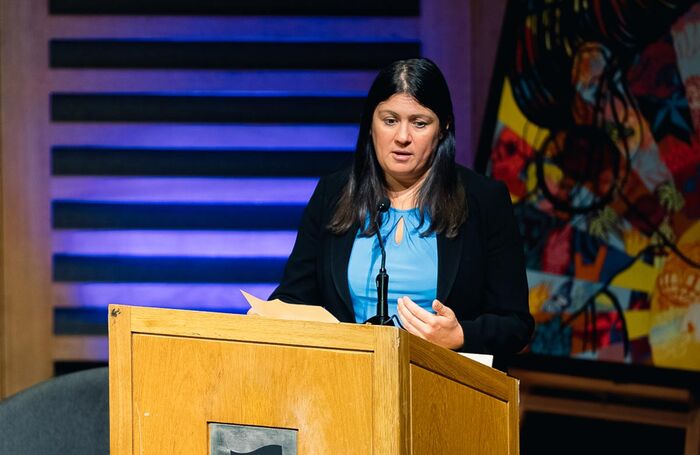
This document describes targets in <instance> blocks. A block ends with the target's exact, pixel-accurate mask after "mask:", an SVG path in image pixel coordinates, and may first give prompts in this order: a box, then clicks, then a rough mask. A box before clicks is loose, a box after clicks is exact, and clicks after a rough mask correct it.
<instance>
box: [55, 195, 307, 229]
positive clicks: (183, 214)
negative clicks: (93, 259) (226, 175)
mask: <svg viewBox="0 0 700 455" xmlns="http://www.w3.org/2000/svg"><path fill="white" fill-rule="evenodd" d="M52 207H53V228H54V229H192V230H194V229H200V230H218V229H223V230H232V229H238V230H255V229H259V230H274V231H279V230H296V229H297V228H298V226H299V220H300V219H301V214H302V211H303V210H304V207H305V205H303V204H299V205H280V204H277V205H272V204H265V205H250V204H155V203H153V204H137V203H134V204H118V203H99V202H75V201H54V202H53V203H52Z"/></svg>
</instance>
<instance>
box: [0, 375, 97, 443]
mask: <svg viewBox="0 0 700 455" xmlns="http://www.w3.org/2000/svg"><path fill="white" fill-rule="evenodd" d="M108 453H109V376H108V373H107V368H96V369H93V370H85V371H80V372H78V373H72V374H67V375H65V376H59V377H56V378H53V379H50V380H48V381H45V382H43V383H41V384H38V385H36V386H34V387H31V388H29V389H27V390H24V391H22V392H19V393H18V394H16V395H13V396H11V397H9V398H8V399H6V400H4V401H0V454H8V455H10V454H12V455H22V454H28V455H29V454H31V455H34V454H62V455H71V454H76V455H85V454H108Z"/></svg>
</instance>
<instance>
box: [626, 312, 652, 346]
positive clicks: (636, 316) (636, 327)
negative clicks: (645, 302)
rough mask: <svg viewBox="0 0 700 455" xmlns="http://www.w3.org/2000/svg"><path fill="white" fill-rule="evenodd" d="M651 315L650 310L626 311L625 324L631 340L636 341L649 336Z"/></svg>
mask: <svg viewBox="0 0 700 455" xmlns="http://www.w3.org/2000/svg"><path fill="white" fill-rule="evenodd" d="M650 322H651V313H650V312H649V310H628V311H625V323H626V324H627V334H628V335H629V338H630V340H636V339H637V338H642V337H645V336H648V335H649V324H650Z"/></svg>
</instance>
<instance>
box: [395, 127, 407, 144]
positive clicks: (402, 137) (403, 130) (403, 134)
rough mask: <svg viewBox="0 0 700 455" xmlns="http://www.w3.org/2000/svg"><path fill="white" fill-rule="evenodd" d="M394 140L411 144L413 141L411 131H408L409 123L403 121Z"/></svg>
mask: <svg viewBox="0 0 700 455" xmlns="http://www.w3.org/2000/svg"><path fill="white" fill-rule="evenodd" d="M394 140H395V141H396V142H397V143H399V144H410V143H411V133H410V132H409V131H408V124H406V123H402V124H401V125H399V129H398V130H397V131H396V136H394Z"/></svg>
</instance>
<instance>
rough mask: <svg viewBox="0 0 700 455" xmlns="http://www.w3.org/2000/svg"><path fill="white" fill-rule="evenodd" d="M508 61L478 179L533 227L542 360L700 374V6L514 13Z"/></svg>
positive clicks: (541, 7) (507, 31) (586, 5)
mask: <svg viewBox="0 0 700 455" xmlns="http://www.w3.org/2000/svg"><path fill="white" fill-rule="evenodd" d="M498 62H499V63H498V64H499V66H500V67H499V68H498V69H497V72H496V79H495V80H494V84H496V85H495V86H494V87H493V89H492V93H491V95H492V96H491V100H490V101H491V103H492V107H491V113H490V115H491V124H490V125H491V127H492V129H491V130H490V131H486V133H485V134H486V136H485V138H486V140H482V145H485V146H483V147H482V150H481V151H480V153H481V154H480V156H479V158H478V159H477V167H481V168H485V169H486V170H487V172H488V173H490V174H491V175H492V176H493V177H494V178H496V179H499V180H502V181H503V182H505V183H506V184H507V186H508V188H509V190H510V193H511V197H512V200H513V203H514V206H515V212H516V216H517V217H518V219H519V221H520V225H521V231H522V234H523V239H524V242H525V249H526V259H527V267H528V280H529V283H530V308H531V311H532V313H533V315H534V316H535V318H536V320H537V323H538V324H537V328H536V331H535V336H534V340H533V342H532V343H531V345H530V348H529V349H530V350H531V352H533V353H537V354H545V355H555V356H569V357H574V358H585V359H598V360H605V361H615V362H625V363H634V364H643V365H654V366H659V367H667V368H678V369H689V370H698V371H700V4H699V3H698V2H690V1H674V0H636V1H628V0H561V1H548V0H529V1H525V0H522V1H511V3H510V4H509V7H508V12H507V19H506V23H505V25H504V36H503V38H502V42H501V49H500V50H499V57H498ZM498 71H500V73H499V72H498ZM488 121H489V119H488V118H487V122H488Z"/></svg>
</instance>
